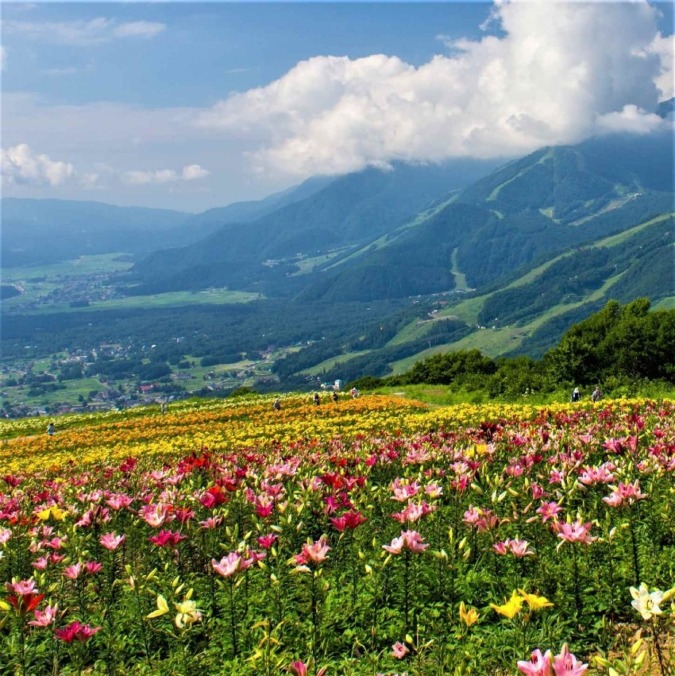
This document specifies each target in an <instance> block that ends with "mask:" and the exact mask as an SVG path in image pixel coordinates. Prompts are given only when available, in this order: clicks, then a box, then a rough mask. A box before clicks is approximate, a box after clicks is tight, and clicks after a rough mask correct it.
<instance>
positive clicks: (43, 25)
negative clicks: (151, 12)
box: [2, 17, 166, 46]
mask: <svg viewBox="0 0 675 676" xmlns="http://www.w3.org/2000/svg"><path fill="white" fill-rule="evenodd" d="M165 28H166V25H165V24H163V23H155V22H150V21H131V22H127V23H119V22H117V21H116V20H115V19H107V18H105V17H97V18H95V19H91V20H89V21H63V22H51V23H50V22H37V21H16V20H5V21H3V22H2V29H3V31H5V32H7V33H8V34H12V33H13V34H17V35H20V36H22V37H24V38H28V39H34V40H40V41H44V42H50V43H55V44H63V45H75V46H88V45H95V44H100V43H103V42H110V41H111V40H115V39H120V38H129V37H141V38H150V37H154V36H155V35H157V34H158V33H161V32H162V31H163V30H165Z"/></svg>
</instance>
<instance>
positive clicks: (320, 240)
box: [134, 161, 494, 290]
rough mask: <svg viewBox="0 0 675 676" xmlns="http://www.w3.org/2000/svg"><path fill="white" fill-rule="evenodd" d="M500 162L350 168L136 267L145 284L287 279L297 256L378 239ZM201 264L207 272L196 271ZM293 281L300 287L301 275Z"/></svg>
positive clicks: (170, 286)
mask: <svg viewBox="0 0 675 676" xmlns="http://www.w3.org/2000/svg"><path fill="white" fill-rule="evenodd" d="M493 167H494V163H486V162H478V161H459V162H453V163H449V164H447V165H426V166H412V165H404V164H400V165H396V166H395V167H394V168H393V169H392V170H391V171H380V170H376V169H366V170H364V171H362V172H359V173H356V174H348V175H346V176H342V177H340V178H337V179H335V180H333V181H331V182H330V183H329V184H328V185H327V186H326V187H324V188H323V189H321V190H319V191H318V192H316V193H314V194H313V195H310V196H309V197H308V198H306V199H304V200H300V201H297V202H295V203H293V204H289V205H286V206H284V207H282V208H280V209H278V210H276V211H274V212H273V213H271V214H268V215H266V216H264V217H262V218H259V219H257V220H255V221H253V222H250V223H246V224H238V225H228V226H225V227H223V228H221V229H220V230H219V231H217V232H215V233H213V234H212V235H210V236H209V237H207V238H205V239H204V240H203V241H201V242H198V243H197V244H194V245H192V246H190V247H186V248H184V249H181V250H176V251H162V252H157V253H155V254H153V255H150V256H148V257H147V258H146V259H145V260H143V261H141V262H139V264H138V265H137V266H136V268H135V270H134V273H135V275H136V277H137V280H138V281H139V282H140V283H141V284H142V285H143V287H144V288H145V287H152V288H155V289H159V288H162V287H163V288H164V289H166V290H169V289H176V288H199V286H203V285H204V284H205V282H204V281H202V278H203V276H204V275H203V272H204V270H206V269H207V268H209V269H210V270H209V272H208V273H206V278H208V279H209V280H210V283H211V284H213V283H216V282H218V283H220V284H221V285H232V286H235V287H246V286H247V285H250V284H254V283H260V282H267V281H269V278H270V276H274V277H280V278H283V277H284V276H285V275H286V273H289V274H290V273H291V272H292V271H293V270H294V269H295V268H294V267H293V266H294V261H296V260H297V259H298V258H304V257H310V256H315V255H317V253H326V252H329V251H332V250H337V249H343V248H345V247H355V246H359V245H362V244H364V243H366V242H368V241H370V240H372V239H375V238H377V237H379V236H380V235H382V234H383V233H386V232H389V231H390V230H392V229H394V228H395V227H396V226H398V225H399V224H401V223H402V222H404V221H405V220H406V219H408V218H409V217H411V216H412V215H414V214H415V213H417V212H418V211H420V210H421V209H422V208H424V207H426V206H428V205H429V204H430V203H432V202H433V201H435V200H437V199H439V198H441V197H442V196H443V195H446V194H447V193H449V192H450V191H451V190H453V189H456V188H457V187H460V186H463V185H466V184H467V183H469V182H470V181H471V180H473V179H474V178H476V177H477V176H482V175H484V174H485V173H486V172H488V171H490V170H491V169H492V168H493ZM280 266H281V268H282V269H283V270H284V273H283V275H280V274H279V273H280V270H279V269H277V270H276V271H273V272H270V271H271V270H272V269H273V268H275V267H276V268H279V267H280ZM197 269H200V270H202V274H199V275H198V274H195V271H196V270H197ZM289 284H290V286H291V287H295V286H297V282H295V281H291V282H289Z"/></svg>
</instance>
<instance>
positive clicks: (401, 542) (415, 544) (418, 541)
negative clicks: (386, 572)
mask: <svg viewBox="0 0 675 676" xmlns="http://www.w3.org/2000/svg"><path fill="white" fill-rule="evenodd" d="M428 546H429V545H428V544H426V543H425V542H424V540H423V538H422V536H421V535H420V534H419V533H418V532H417V531H414V530H406V531H403V532H402V533H401V535H400V537H397V538H394V539H393V540H392V541H391V543H390V544H388V545H382V549H386V550H387V551H388V552H389V553H391V554H400V553H401V552H402V551H403V550H404V549H407V550H409V551H411V552H423V551H424V550H425V549H426V548H427V547H428Z"/></svg>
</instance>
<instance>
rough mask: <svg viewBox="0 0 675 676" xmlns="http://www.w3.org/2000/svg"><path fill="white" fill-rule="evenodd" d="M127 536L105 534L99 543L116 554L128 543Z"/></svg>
mask: <svg viewBox="0 0 675 676" xmlns="http://www.w3.org/2000/svg"><path fill="white" fill-rule="evenodd" d="M126 539H127V536H126V535H117V533H114V532H113V533H103V535H101V537H100V538H99V542H100V543H101V544H102V545H103V546H104V547H105V548H106V549H109V550H110V551H111V552H114V551H115V550H116V549H117V548H118V547H119V546H120V545H123V544H124V543H125V542H126Z"/></svg>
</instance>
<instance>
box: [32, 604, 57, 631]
mask: <svg viewBox="0 0 675 676" xmlns="http://www.w3.org/2000/svg"><path fill="white" fill-rule="evenodd" d="M57 610H58V606H47V607H46V608H45V609H44V610H36V611H35V619H34V620H31V621H30V622H29V623H28V624H30V625H31V627H48V626H49V625H50V624H51V623H52V622H54V620H55V619H56V611H57Z"/></svg>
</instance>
